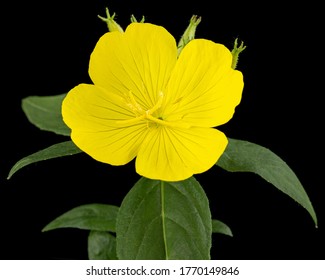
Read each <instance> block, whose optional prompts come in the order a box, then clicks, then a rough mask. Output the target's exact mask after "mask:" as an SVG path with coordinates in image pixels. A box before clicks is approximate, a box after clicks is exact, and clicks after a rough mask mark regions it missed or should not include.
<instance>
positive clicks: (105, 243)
mask: <svg viewBox="0 0 325 280" xmlns="http://www.w3.org/2000/svg"><path fill="white" fill-rule="evenodd" d="M88 259H90V260H117V257H116V238H115V236H113V235H112V234H110V233H108V232H106V231H97V230H92V231H90V233H89V236H88Z"/></svg>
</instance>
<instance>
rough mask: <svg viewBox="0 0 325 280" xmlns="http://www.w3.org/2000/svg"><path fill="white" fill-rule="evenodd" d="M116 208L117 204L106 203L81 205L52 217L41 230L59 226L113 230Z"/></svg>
mask: <svg viewBox="0 0 325 280" xmlns="http://www.w3.org/2000/svg"><path fill="white" fill-rule="evenodd" d="M118 209H119V208H118V207H117V206H114V205H107V204H86V205H81V206H78V207H75V208H73V209H71V210H69V211H68V212H66V213H64V214H62V215H61V216H59V217H57V218H56V219H54V220H53V221H52V222H50V223H49V224H48V225H47V226H45V227H44V228H43V229H42V232H45V231H49V230H53V229H59V228H78V229H86V230H96V231H110V232H115V225H116V217H117V212H118Z"/></svg>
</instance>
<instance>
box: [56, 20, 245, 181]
mask: <svg viewBox="0 0 325 280" xmlns="http://www.w3.org/2000/svg"><path fill="white" fill-rule="evenodd" d="M231 62H232V55H231V52H230V51H229V50H228V49H227V48H226V47H225V46H223V45H221V44H217V43H214V42H212V41H209V40H205V39H194V40H192V41H190V42H189V43H188V44H187V45H186V46H185V48H184V49H183V50H182V52H181V54H180V56H179V57H178V55H177V45H176V42H175V39H174V38H173V37H172V35H171V34H170V33H168V32H167V31H166V30H165V29H164V28H163V27H161V26H157V25H153V24H149V23H131V24H130V25H129V26H128V27H127V29H126V30H125V32H124V33H120V32H108V33H106V34H104V35H103V36H102V37H101V38H100V39H99V41H98V43H97V45H96V47H95V49H94V51H93V53H92V54H91V57H90V63H89V75H90V77H91V79H92V81H93V83H94V84H93V85H88V84H80V85H78V86H76V87H75V88H73V89H72V90H71V91H70V92H69V93H68V95H67V96H66V98H65V99H64V101H63V104H62V115H63V120H64V122H65V123H66V124H67V125H68V126H69V127H70V128H71V130H72V133H71V138H72V140H73V142H74V143H75V144H76V145H77V146H78V147H79V148H80V149H81V150H83V151H84V152H86V153H87V154H89V155H90V156H92V157H93V158H94V159H96V160H98V161H101V162H104V163H108V164H111V165H124V164H126V163H128V162H130V161H132V160H133V159H134V158H136V161H135V165H136V171H137V173H138V174H140V175H142V176H144V177H147V178H150V179H159V180H164V181H179V180H184V179H187V178H189V177H191V176H192V175H193V174H197V173H202V172H205V171H207V170H208V169H209V168H211V167H212V166H213V165H214V164H215V163H216V162H217V160H218V158H219V157H220V156H221V155H222V153H223V152H224V150H225V148H226V146H227V143H228V141H227V138H226V136H225V135H224V134H223V133H222V132H221V131H219V130H217V129H215V128H213V127H216V126H219V125H222V124H224V123H226V122H228V121H229V120H230V119H231V117H232V116H233V113H234V109H235V107H236V106H237V105H238V104H239V102H240V99H241V94H242V90H243V77H242V74H241V72H239V71H237V70H233V69H232V68H231Z"/></svg>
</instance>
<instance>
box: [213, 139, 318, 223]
mask: <svg viewBox="0 0 325 280" xmlns="http://www.w3.org/2000/svg"><path fill="white" fill-rule="evenodd" d="M228 140H229V143H228V146H227V148H226V150H225V152H224V153H223V155H222V156H221V157H220V159H219V160H218V162H217V163H216V165H218V166H220V167H221V168H223V169H225V170H227V171H231V172H253V173H256V174H258V175H259V176H261V177H262V178H263V179H264V180H266V181H267V182H269V183H271V184H272V185H273V186H275V187H276V188H277V189H279V190H280V191H282V192H284V193H285V194H287V195H288V196H289V197H291V198H292V199H293V200H295V201H296V202H298V203H299V204H300V205H301V206H303V207H304V208H305V209H306V210H307V211H308V213H309V214H310V216H311V217H312V219H313V221H314V223H315V226H316V227H317V217H316V213H315V210H314V208H313V206H312V204H311V202H310V200H309V197H308V195H307V193H306V191H305V189H304V188H303V186H302V184H301V183H300V181H299V179H298V177H297V176H296V174H295V173H294V172H293V171H292V169H291V168H290V167H289V166H288V165H287V164H286V163H285V162H284V161H283V160H282V159H281V158H280V157H279V156H277V155H276V154H275V153H273V152H272V151H270V150H269V149H267V148H264V147H262V146H260V145H257V144H254V143H251V142H248V141H243V140H236V139H230V138H228Z"/></svg>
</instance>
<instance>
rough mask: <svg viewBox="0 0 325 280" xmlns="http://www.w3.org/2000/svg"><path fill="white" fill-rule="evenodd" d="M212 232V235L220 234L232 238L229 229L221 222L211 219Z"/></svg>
mask: <svg viewBox="0 0 325 280" xmlns="http://www.w3.org/2000/svg"><path fill="white" fill-rule="evenodd" d="M212 232H213V233H222V234H225V235H229V236H231V237H232V236H233V235H232V232H231V229H230V228H229V227H228V226H227V225H226V224H225V223H223V222H221V221H219V220H216V219H213V220H212Z"/></svg>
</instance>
